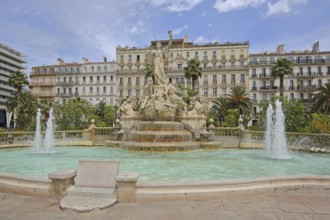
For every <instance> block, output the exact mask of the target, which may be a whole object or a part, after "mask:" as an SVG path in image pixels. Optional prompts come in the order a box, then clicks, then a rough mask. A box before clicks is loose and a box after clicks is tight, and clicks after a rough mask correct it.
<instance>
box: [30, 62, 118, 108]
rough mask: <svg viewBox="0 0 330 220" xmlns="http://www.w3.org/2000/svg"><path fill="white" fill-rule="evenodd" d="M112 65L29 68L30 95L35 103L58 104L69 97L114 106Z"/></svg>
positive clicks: (101, 63) (63, 63)
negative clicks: (30, 71)
mask: <svg viewBox="0 0 330 220" xmlns="http://www.w3.org/2000/svg"><path fill="white" fill-rule="evenodd" d="M115 68H116V64H115V62H108V61H107V59H106V58H104V60H103V62H90V61H89V60H88V59H87V58H83V59H82V62H81V63H77V62H73V63H65V62H64V61H63V59H58V62H57V64H56V65H48V66H37V67H32V73H31V84H30V87H31V93H32V95H33V96H35V97H36V98H37V99H38V100H40V99H50V100H53V101H55V102H57V103H60V104H62V103H63V102H65V101H67V100H68V99H70V98H73V97H78V96H79V97H81V98H82V99H85V100H87V101H89V102H90V103H92V104H93V105H96V104H97V103H98V102H100V101H101V100H104V101H106V103H108V104H111V105H114V104H115V98H116V96H115V91H116V90H115V80H116V77H115Z"/></svg>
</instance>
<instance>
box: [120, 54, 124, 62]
mask: <svg viewBox="0 0 330 220" xmlns="http://www.w3.org/2000/svg"><path fill="white" fill-rule="evenodd" d="M120 62H121V63H123V62H124V55H120Z"/></svg>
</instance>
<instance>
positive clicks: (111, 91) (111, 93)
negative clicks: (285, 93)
mask: <svg viewBox="0 0 330 220" xmlns="http://www.w3.org/2000/svg"><path fill="white" fill-rule="evenodd" d="M110 95H113V87H112V86H110Z"/></svg>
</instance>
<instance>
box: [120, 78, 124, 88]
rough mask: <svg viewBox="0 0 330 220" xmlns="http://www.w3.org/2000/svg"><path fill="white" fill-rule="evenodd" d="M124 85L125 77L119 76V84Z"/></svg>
mask: <svg viewBox="0 0 330 220" xmlns="http://www.w3.org/2000/svg"><path fill="white" fill-rule="evenodd" d="M123 85H124V79H123V78H119V86H123Z"/></svg>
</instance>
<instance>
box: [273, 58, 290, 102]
mask: <svg viewBox="0 0 330 220" xmlns="http://www.w3.org/2000/svg"><path fill="white" fill-rule="evenodd" d="M292 74H293V67H292V63H291V62H290V61H288V60H287V59H286V58H278V59H277V60H276V61H275V63H274V64H273V66H272V67H271V75H272V76H273V77H279V78H280V87H279V89H280V97H281V100H283V96H284V92H283V90H284V86H283V82H284V76H285V75H292Z"/></svg>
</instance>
